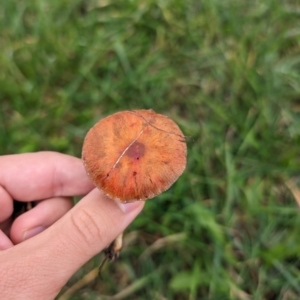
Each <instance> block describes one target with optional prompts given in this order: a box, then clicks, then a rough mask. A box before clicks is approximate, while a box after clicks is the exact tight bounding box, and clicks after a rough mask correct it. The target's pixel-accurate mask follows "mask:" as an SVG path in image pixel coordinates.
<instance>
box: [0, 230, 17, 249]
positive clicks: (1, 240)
mask: <svg viewBox="0 0 300 300" xmlns="http://www.w3.org/2000/svg"><path fill="white" fill-rule="evenodd" d="M13 245H14V244H13V243H12V241H11V240H10V239H9V238H8V237H7V235H6V234H5V233H4V232H3V231H2V230H0V250H6V249H8V248H11V247H12V246H13Z"/></svg>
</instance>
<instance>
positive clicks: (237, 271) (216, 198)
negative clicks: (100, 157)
mask: <svg viewBox="0 0 300 300" xmlns="http://www.w3.org/2000/svg"><path fill="white" fill-rule="evenodd" d="M2 2H3V3H2V4H1V7H0V16H1V17H0V44H1V50H0V69H1V71H0V132H1V134H0V145H1V147H0V151H1V153H2V154H6V153H21V152H28V151H39V150H54V151H59V152H63V153H68V154H71V155H76V156H80V154H81V147H82V142H83V139H84V136H85V133H86V132H87V130H88V129H89V128H90V127H91V126H92V124H94V123H95V122H96V121H97V120H99V119H101V118H102V117H104V116H106V115H108V114H111V113H113V112H116V111H120V110H124V109H135V108H152V109H153V110H155V111H157V112H159V113H163V114H166V115H168V116H170V117H171V118H173V119H174V120H175V121H176V122H177V123H178V124H179V126H180V127H181V129H182V130H183V132H184V133H185V135H187V136H189V137H188V139H187V141H188V165H187V169H186V171H185V173H184V175H183V176H182V177H181V178H180V179H179V180H178V182H177V183H176V184H175V185H174V186H173V187H172V188H171V189H170V190H169V191H167V192H165V193H163V194H162V195H161V196H159V197H157V198H156V199H155V200H150V201H148V202H147V205H146V207H145V210H144V211H143V213H142V214H141V215H140V216H139V217H138V218H137V219H136V220H135V222H134V223H133V224H132V225H131V226H130V227H129V229H128V230H127V233H128V235H127V238H126V240H127V242H128V243H129V242H130V243H129V244H128V246H127V247H126V248H125V249H124V251H123V253H122V255H121V257H120V259H119V260H118V261H117V262H115V263H114V264H109V265H107V266H106V268H105V270H104V272H103V280H102V282H101V281H100V282H98V284H93V285H87V286H86V287H85V288H84V289H82V290H80V291H79V292H78V293H77V294H76V295H73V296H72V297H71V299H74V300H75V299H100V295H114V294H117V293H119V292H122V291H123V292H124V289H125V288H127V287H128V286H129V288H130V289H129V292H128V294H127V296H126V295H125V296H126V297H125V298H124V299H176V300H177V299H189V300H193V299H241V300H247V299H258V300H260V299H267V300H269V299H285V300H287V299H298V298H299V297H300V257H299V253H300V234H299V228H300V216H299V210H298V207H297V204H296V202H295V199H294V197H293V194H292V193H291V192H290V190H289V189H288V188H287V185H286V183H287V181H288V180H290V179H293V180H295V181H297V179H298V177H299V173H300V102H299V97H300V30H299V25H300V24H299V17H300V6H299V3H298V2H297V1H292V0H290V1H276V0H264V1H260V0H256V1H255V0H253V1H247V0H240V1H238V0H223V1H217V0H211V1H203V0H202V1H200V0H143V1H137V0H132V1H110V0H105V1H104V0H103V1H101V0H97V1H83V0H73V1H70V0H63V1H58V0H52V1H45V0H39V1H37V0H29V1H16V0H11V1H2ZM294 192H295V191H294ZM160 238H164V239H163V240H162V242H163V243H162V245H161V247H160V248H159V249H156V250H155V249H153V247H151V245H152V244H153V243H154V242H155V241H157V240H158V239H160ZM129 240H130V241H129ZM149 247H150V248H149ZM100 259H101V256H100V257H97V258H95V259H94V260H92V261H91V262H89V263H88V264H87V265H86V266H84V268H82V269H81V270H80V271H79V272H78V273H76V274H75V275H74V277H73V278H72V279H71V280H70V282H69V284H68V285H69V286H70V285H72V284H73V283H75V282H76V281H78V280H79V279H80V278H81V277H82V276H84V274H86V273H88V272H89V271H90V270H91V269H92V268H94V267H95V266H97V264H98V263H99V261H100ZM97 297H98V298H97ZM116 299H117V298H116ZM118 299H120V298H118Z"/></svg>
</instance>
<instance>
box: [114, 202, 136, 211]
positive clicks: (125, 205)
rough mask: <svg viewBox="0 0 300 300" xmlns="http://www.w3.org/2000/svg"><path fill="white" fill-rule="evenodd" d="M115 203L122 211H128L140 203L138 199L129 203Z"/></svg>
mask: <svg viewBox="0 0 300 300" xmlns="http://www.w3.org/2000/svg"><path fill="white" fill-rule="evenodd" d="M117 204H118V205H119V207H120V208H121V210H122V211H123V212H124V213H129V212H131V211H133V210H135V209H136V208H137V207H138V206H140V205H141V203H140V201H135V202H130V203H121V202H117Z"/></svg>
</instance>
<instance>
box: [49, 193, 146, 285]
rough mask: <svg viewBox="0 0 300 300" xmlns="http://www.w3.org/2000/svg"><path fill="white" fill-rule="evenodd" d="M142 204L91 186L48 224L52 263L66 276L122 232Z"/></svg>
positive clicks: (68, 276) (140, 208)
mask: <svg viewBox="0 0 300 300" xmlns="http://www.w3.org/2000/svg"><path fill="white" fill-rule="evenodd" d="M142 208H143V202H133V203H128V204H122V203H118V202H116V201H113V200H112V199H110V198H108V197H107V196H105V195H104V194H103V193H102V192H101V191H99V190H98V189H94V190H93V191H92V192H90V193H89V194H88V195H87V196H86V197H85V198H83V199H82V200H81V201H80V202H79V203H78V204H77V205H76V206H75V207H74V208H73V209H72V210H70V212H69V213H67V214H66V215H65V217H64V218H62V219H61V220H60V221H59V222H57V223H55V224H54V226H52V227H51V232H49V233H48V234H49V235H50V234H51V236H52V237H51V238H50V240H51V245H49V243H48V251H49V254H50V253H53V251H54V252H56V253H57V252H58V251H59V252H58V253H57V255H55V258H53V259H52V260H53V261H52V264H53V263H55V265H56V266H57V268H62V267H63V273H65V276H66V279H67V280H68V279H69V278H70V277H71V276H72V275H73V274H74V272H76V271H77V270H78V269H79V268H80V267H81V266H82V265H83V264H84V263H86V262H87V261H88V260H89V259H91V258H92V257H93V256H94V255H96V254H98V253H99V252H100V251H101V250H103V249H104V248H105V247H107V246H108V245H109V244H110V243H111V242H112V241H113V240H114V239H115V238H116V237H117V236H118V235H119V234H120V233H121V232H123V231H124V230H125V228H126V227H127V226H128V225H129V224H130V222H131V221H132V220H133V219H134V218H135V217H136V216H137V215H138V213H139V212H140V211H141V210H142ZM58 249H59V250H58ZM57 268H54V270H55V271H54V272H55V273H56V274H57Z"/></svg>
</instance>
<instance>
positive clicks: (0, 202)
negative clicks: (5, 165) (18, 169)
mask: <svg viewBox="0 0 300 300" xmlns="http://www.w3.org/2000/svg"><path fill="white" fill-rule="evenodd" d="M0 172H1V171H0ZM0 208H1V209H0V223H1V222H4V221H5V220H6V219H8V218H9V217H10V216H11V215H12V213H13V209H14V208H13V199H12V198H11V196H10V195H9V194H8V193H7V191H6V190H5V189H4V188H3V187H2V186H1V185H0Z"/></svg>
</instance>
